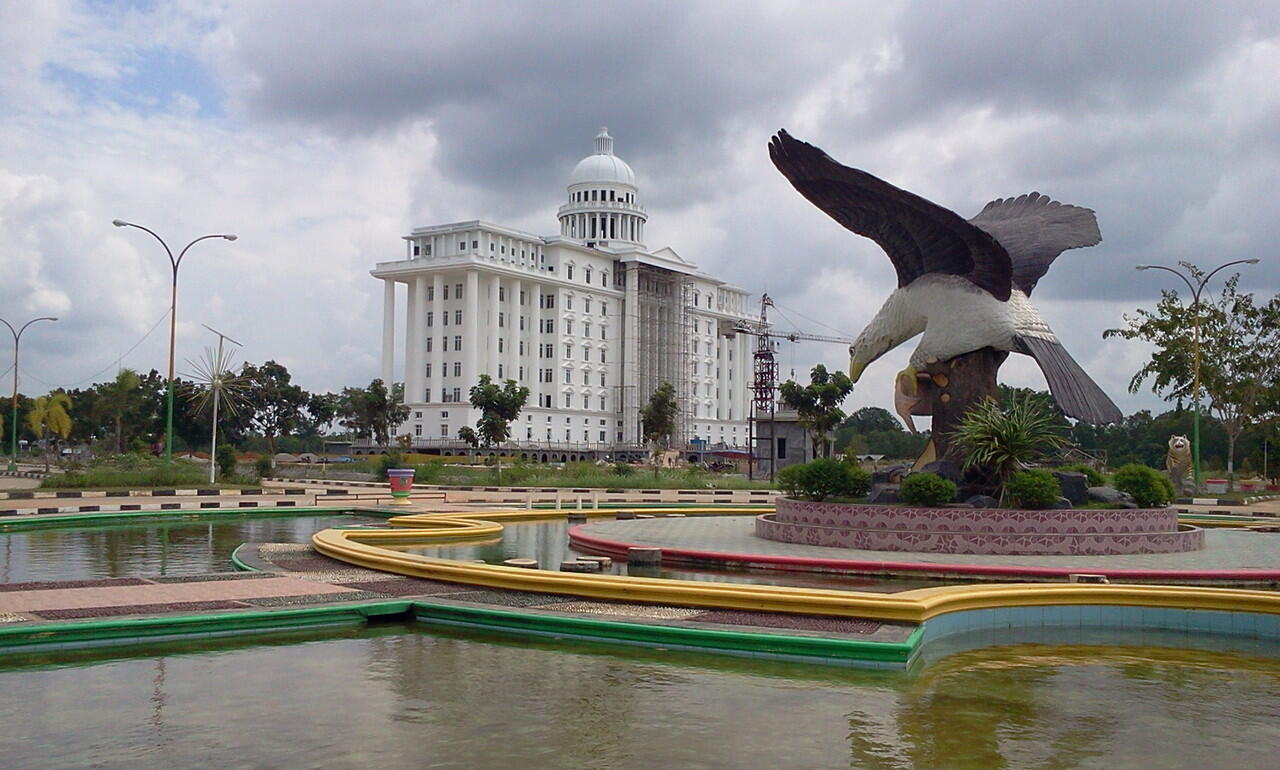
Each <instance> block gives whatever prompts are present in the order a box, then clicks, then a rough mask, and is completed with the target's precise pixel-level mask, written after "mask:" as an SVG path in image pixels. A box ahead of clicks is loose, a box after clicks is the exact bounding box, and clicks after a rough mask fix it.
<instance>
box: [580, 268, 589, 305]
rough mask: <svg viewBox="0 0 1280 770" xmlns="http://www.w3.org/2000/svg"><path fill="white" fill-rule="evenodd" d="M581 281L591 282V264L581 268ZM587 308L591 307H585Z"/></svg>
mask: <svg viewBox="0 0 1280 770" xmlns="http://www.w3.org/2000/svg"><path fill="white" fill-rule="evenodd" d="M582 282H583V283H591V266H590V265H587V266H586V267H584V268H582ZM587 309H588V310H590V309H591V308H587Z"/></svg>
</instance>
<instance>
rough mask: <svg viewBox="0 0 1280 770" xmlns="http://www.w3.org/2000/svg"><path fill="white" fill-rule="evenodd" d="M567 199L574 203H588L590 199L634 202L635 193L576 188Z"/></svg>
mask: <svg viewBox="0 0 1280 770" xmlns="http://www.w3.org/2000/svg"><path fill="white" fill-rule="evenodd" d="M606 196H607V197H606ZM569 199H570V200H572V201H573V202H574V203H588V202H590V201H612V202H621V203H635V202H636V194H635V193H629V192H625V193H619V192H617V191H616V190H578V191H577V192H575V193H573V194H572V195H570V196H569Z"/></svg>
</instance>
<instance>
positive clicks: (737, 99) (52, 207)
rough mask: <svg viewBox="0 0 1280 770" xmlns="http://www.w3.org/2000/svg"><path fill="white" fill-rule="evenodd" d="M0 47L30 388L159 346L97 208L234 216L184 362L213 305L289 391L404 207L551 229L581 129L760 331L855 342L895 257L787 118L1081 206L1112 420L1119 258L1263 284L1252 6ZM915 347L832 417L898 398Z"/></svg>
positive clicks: (958, 10)
mask: <svg viewBox="0 0 1280 770" xmlns="http://www.w3.org/2000/svg"><path fill="white" fill-rule="evenodd" d="M0 50H3V51H4V54H3V55H2V56H0V270H2V271H3V275H4V280H3V282H2V283H0V317H4V318H6V319H8V320H10V321H11V322H21V321H23V320H25V319H27V318H30V317H32V316H36V315H57V316H59V317H61V320H60V321H59V322H58V323H56V324H41V325H38V326H36V327H33V328H32V329H31V330H30V331H29V332H28V333H27V335H26V336H24V337H23V347H22V367H21V373H22V375H23V377H22V385H21V389H22V390H23V392H27V393H41V392H46V391H48V390H49V389H51V388H54V387H73V386H82V385H85V384H88V383H91V382H95V381H102V380H105V379H108V378H110V377H111V376H112V375H113V373H114V371H115V368H116V366H117V365H118V364H121V363H122V364H123V365H124V366H130V367H133V368H135V369H141V370H147V369H150V368H152V367H155V368H158V369H161V370H163V369H164V366H165V361H166V346H167V328H166V327H167V325H166V324H164V323H162V321H163V320H164V319H165V313H166V311H167V307H168V301H169V280H170V271H169V265H168V262H167V260H166V258H165V256H164V254H163V252H162V250H161V249H160V246H159V245H158V244H157V243H155V242H154V241H152V240H151V239H150V238H149V237H148V236H147V235H146V234H145V233H142V232H140V231H137V230H124V229H117V228H113V227H112V226H111V220H112V219H115V218H123V219H128V220H131V221H135V222H139V223H142V224H145V225H147V226H148V227H150V228H152V229H154V230H156V231H157V232H159V233H160V234H161V235H163V236H165V237H166V238H167V239H168V240H170V241H171V245H173V246H175V248H176V247H179V246H181V245H182V244H184V243H186V242H187V241H188V240H190V239H191V238H194V237H196V236H199V235H204V234H206V233H215V232H234V233H236V234H237V235H239V238H240V239H239V240H238V241H237V242H235V243H227V242H224V241H217V240H215V241H208V242H204V243H201V244H198V245H197V246H196V247H195V248H193V249H192V250H191V252H190V253H189V255H188V260H187V261H185V262H184V263H183V267H182V270H181V281H180V284H179V302H178V351H179V352H178V358H179V362H180V363H179V371H180V372H181V371H189V370H190V367H186V366H184V365H183V364H182V363H181V362H182V361H183V359H191V358H195V357H196V356H197V355H198V354H199V352H200V350H201V347H202V346H203V345H205V344H207V343H208V342H209V341H210V340H211V339H212V335H210V334H209V333H208V332H206V331H205V330H204V329H202V328H201V326H200V324H201V323H205V324H209V325H210V326H213V327H215V328H218V329H221V330H223V331H225V332H226V333H227V334H230V335H231V336H233V337H235V338H237V339H239V340H240V341H242V342H244V343H245V348H244V351H243V357H244V358H247V359H248V360H250V361H255V362H260V361H263V360H266V359H268V358H274V359H276V360H278V361H280V362H282V363H284V364H285V365H287V366H288V367H289V369H290V370H291V371H292V372H294V375H295V379H296V380H297V381H298V382H300V383H301V384H302V385H303V386H305V387H307V388H309V389H313V390H318V389H336V388H339V387H341V386H343V385H350V384H365V383H368V381H369V380H370V379H372V378H373V377H376V376H378V371H379V361H378V357H379V355H380V344H379V340H380V335H381V305H382V299H381V285H380V283H379V282H377V281H375V280H374V279H372V278H370V277H369V275H368V270H369V269H370V268H371V267H372V266H373V264H374V263H375V262H377V261H385V260H390V259H399V258H401V257H402V255H403V243H402V241H401V240H400V237H401V236H402V235H404V234H406V233H407V232H408V231H409V230H410V229H411V228H413V227H415V226H421V225H429V224H439V223H443V222H451V221H457V220H463V219H475V218H482V219H485V220H488V221H492V222H498V223H502V224H506V225H510V226H514V227H518V228H522V229H526V230H529V231H532V232H536V233H553V232H555V231H556V229H557V225H556V221H555V210H556V207H557V206H559V205H560V204H561V203H562V202H563V199H564V196H565V191H564V185H565V182H566V180H567V176H568V173H569V171H570V170H571V169H572V167H573V165H574V164H575V163H576V162H577V160H579V159H580V158H581V157H582V156H584V155H586V154H588V153H589V152H590V149H591V139H592V137H593V136H594V134H595V132H596V130H597V128H598V127H599V126H601V125H608V126H609V128H610V131H611V133H612V134H613V135H614V136H615V137H616V150H617V153H618V154H619V155H620V156H621V157H623V158H624V159H626V160H627V161H628V162H629V163H630V164H631V165H632V167H633V168H635V170H636V172H637V175H638V179H639V184H640V190H641V196H642V200H643V202H644V203H646V204H647V206H648V208H649V212H650V223H649V227H648V230H647V235H648V240H649V243H648V245H649V246H650V247H651V248H659V247H662V246H667V245H670V246H672V247H673V248H675V249H676V251H678V252H679V253H681V254H682V255H684V256H685V257H686V258H688V259H690V260H692V261H694V262H696V263H698V264H699V265H700V266H701V267H703V268H704V269H706V270H707V271H709V272H711V273H713V274H716V275H719V276H721V277H724V278H726V279H727V280H729V281H731V282H733V283H736V284H738V285H741V286H744V287H746V288H748V289H749V290H750V291H752V292H753V293H755V294H759V293H760V292H763V291H767V292H769V293H770V294H771V295H773V296H774V297H775V298H776V299H777V301H778V304H779V308H780V314H781V317H780V318H779V317H776V316H775V320H777V321H778V322H779V326H780V327H781V328H784V329H798V330H801V331H811V332H816V333H825V334H836V333H839V334H843V335H848V336H853V335H855V334H856V333H857V332H858V331H860V330H861V328H862V327H863V325H865V324H866V322H867V321H869V320H870V318H871V317H872V315H873V314H874V313H875V311H876V309H877V308H878V307H879V305H880V303H881V301H882V300H883V298H884V297H885V295H887V294H888V293H889V292H890V291H891V290H892V288H893V285H894V282H895V277H894V272H893V269H892V266H891V265H890V263H889V261H888V260H887V259H886V258H885V256H884V255H883V253H881V252H880V251H879V249H878V248H877V247H876V246H875V245H874V244H872V243H871V242H869V241H866V240H864V239H860V238H857V237H856V236H854V235H852V234H851V233H849V232H847V231H845V230H843V229H842V228H841V227H840V226H839V225H837V224H835V223H834V222H832V221H831V220H829V219H828V218H827V217H826V216H825V215H823V214H822V213H821V212H819V211H818V210H817V209H815V208H814V207H813V206H811V205H810V204H809V203H808V202H806V201H805V200H803V199H802V198H801V197H800V196H799V195H798V194H797V193H796V192H795V191H794V190H793V189H792V188H791V187H790V185H789V184H788V183H787V182H786V181H785V180H784V179H783V178H782V177H781V176H780V175H779V174H778V173H777V172H776V171H775V170H774V169H773V167H772V166H771V165H770V163H769V160H768V155H767V153H766V149H765V148H766V143H767V141H768V138H769V136H770V134H771V133H772V132H774V131H775V130H777V129H778V128H781V127H786V128H787V129H788V130H790V131H791V133H792V134H794V135H795V136H797V137H800V138H802V139H806V140H809V141H811V142H813V143H815V144H817V145H819V146H821V147H823V148H824V149H825V150H827V152H828V153H830V154H831V155H832V156H833V157H835V158H837V159H838V160H840V161H842V162H844V163H846V164H848V165H852V166H857V167H860V168H863V169H866V170H868V171H870V172H872V173H874V174H876V175H878V176H880V177H882V178H884V179H887V180H889V181H891V182H893V183H895V184H897V185H899V186H901V187H904V188H906V189H909V190H912V191H914V192H916V193H918V194H921V195H924V196H925V197H927V198H929V199H931V200H933V201H936V202H938V203H940V204H942V205H944V206H947V207H950V208H953V209H955V210H956V211H958V212H960V213H961V214H962V215H964V216H966V217H967V216H972V215H973V214H975V213H976V212H977V211H978V210H979V209H980V208H981V207H982V205H983V204H984V203H985V202H986V201H988V200H990V199H992V198H996V197H1006V196H1011V195H1018V194H1020V193H1024V192H1028V191H1031V190H1038V191H1040V192H1043V193H1045V194H1048V195H1051V196H1052V197H1054V198H1057V199H1059V200H1062V201H1064V202H1070V203H1076V204H1079V205H1084V206H1088V207H1090V208H1093V209H1095V210H1096V211H1097V212H1098V219H1099V222H1100V225H1101V229H1102V234H1103V243H1102V244H1101V245H1100V246H1098V247H1095V248H1092V249H1084V250H1077V251H1071V252H1067V253H1066V254H1065V255H1064V256H1063V257H1062V258H1061V259H1060V260H1059V261H1058V262H1057V263H1056V264H1055V266H1054V268H1053V269H1052V270H1051V271H1050V273H1049V275H1048V276H1047V277H1046V278H1045V279H1044V280H1043V281H1042V282H1041V283H1040V285H1039V287H1038V289H1037V299H1038V304H1039V305H1040V306H1041V309H1042V310H1043V312H1044V314H1045V316H1046V317H1047V319H1048V320H1049V322H1050V324H1051V325H1053V326H1054V327H1055V329H1056V330H1057V332H1058V334H1059V335H1060V336H1061V337H1063V339H1064V341H1065V343H1066V345H1067V347H1068V349H1070V350H1071V351H1073V352H1074V354H1075V355H1076V357H1077V358H1078V359H1079V360H1080V361H1081V363H1082V364H1083V365H1084V366H1085V368H1086V369H1087V370H1089V371H1090V372H1091V373H1092V374H1093V375H1094V376H1095V378H1096V379H1097V380H1098V381H1099V383H1100V384H1102V386H1103V387H1104V388H1105V389H1106V390H1108V391H1109V392H1110V393H1111V394H1112V395H1113V396H1114V397H1115V399H1116V401H1117V403H1119V404H1120V406H1121V408H1122V409H1124V410H1125V411H1126V412H1131V411H1133V410H1135V409H1139V408H1156V409H1159V408H1162V407H1161V405H1160V402H1159V401H1158V399H1156V398H1155V397H1154V396H1152V395H1151V394H1149V393H1142V394H1138V395H1133V396H1131V395H1129V394H1128V393H1127V392H1126V385H1127V382H1128V379H1129V377H1130V376H1131V374H1132V373H1133V371H1134V370H1136V369H1137V368H1138V367H1139V366H1140V365H1141V362H1142V361H1143V359H1144V358H1145V355H1146V351H1145V350H1144V349H1143V348H1142V346H1141V345H1139V344H1136V343H1127V342H1121V341H1107V342H1104V341H1103V340H1102V339H1101V332H1102V330H1103V329H1105V328H1107V327H1109V326H1115V325H1119V324H1120V323H1121V322H1122V318H1121V315H1122V313H1124V312H1125V311H1127V310H1130V311H1131V310H1132V309H1133V308H1135V307H1137V306H1140V305H1144V304H1145V305H1149V304H1151V303H1153V302H1154V300H1155V298H1156V296H1157V293H1158V290H1159V289H1160V288H1161V287H1163V286H1171V285H1172V284H1170V282H1169V280H1163V279H1162V278H1161V276H1160V275H1154V274H1152V273H1138V272H1136V271H1135V270H1134V269H1133V267H1134V265H1136V264H1140V263H1145V262H1158V263H1165V264H1173V263H1175V262H1177V261H1178V260H1184V259H1185V260H1192V261H1195V262H1198V263H1200V264H1202V265H1206V266H1210V265H1216V264H1218V263H1220V262H1223V261H1227V260H1231V259H1239V258H1245V257H1260V258H1262V260H1263V262H1262V264H1261V265H1258V266H1256V267H1246V268H1244V279H1243V281H1242V284H1243V286H1244V288H1245V289H1246V290H1250V291H1255V292H1258V293H1260V294H1266V295H1268V296H1270V295H1271V294H1274V293H1276V292H1277V291H1280V253H1277V251H1276V244H1277V243H1278V242H1280V238H1278V237H1277V236H1280V216H1277V213H1278V211H1277V208H1278V207H1277V203H1276V196H1275V188H1276V185H1277V183H1278V182H1280V87H1277V85H1276V73H1277V72H1280V5H1277V4H1274V3H1266V2H1260V3H1236V2H1217V3H1212V4H1210V3H1203V2H1158V3H1153V2H1150V1H1149V0H1146V1H1145V2H1071V3H1061V2H1055V3H1048V2H1045V3H1040V2H1005V3H999V2H963V3H961V2H918V3H912V2H903V3H883V2H867V3H834V4H827V3H822V2H810V3H804V4H797V3H759V4H752V3H743V2H735V3H708V2H687V1H682V2H669V3H668V2H657V3H646V4H640V3H600V2H569V3H553V2H537V3H535V2H525V3H517V2H500V3H486V2H455V3H390V2H387V3H350V2H344V1H340V0H333V1H330V2H318V1H312V2H306V3H303V2H270V1H268V0H254V1H253V2H244V3H239V2H208V1H207V0H191V2H178V3H166V4H151V3H124V2H120V3H106V2H102V3H72V2H42V1H40V0H35V1H34V2H30V3H4V4H0ZM1165 278H1168V279H1173V277H1172V276H1168V275H1167V274H1166V275H1165ZM1173 280H1176V279H1173ZM149 331H150V334H149V335H148V332H149ZM911 347H912V344H910V343H909V344H908V345H905V346H904V347H903V348H902V349H901V350H900V351H898V352H897V353H895V354H891V355H890V356H887V357H886V358H885V359H882V360H881V361H880V362H878V363H877V364H875V365H873V367H872V368H871V369H870V370H869V371H868V373H867V374H866V375H865V376H864V379H863V381H862V383H860V384H859V386H858V388H857V390H856V391H855V393H854V395H853V396H852V397H851V398H850V400H849V401H848V402H847V403H846V408H847V410H848V411H852V410H853V409H856V408H858V407H861V406H865V405H868V404H874V405H881V406H886V407H888V406H890V405H891V399H890V384H891V379H892V375H893V373H894V372H896V371H897V370H898V369H899V368H901V367H902V366H903V365H904V363H905V361H906V357H907V354H908V353H909V351H910V348H911ZM780 361H781V365H782V369H783V373H784V374H789V373H790V371H791V370H792V369H793V368H794V369H795V370H796V372H797V374H798V375H800V376H801V377H803V376H804V374H805V372H806V371H807V369H808V368H809V367H810V366H812V364H814V363H816V362H819V361H822V362H825V363H827V364H828V365H829V366H839V367H842V368H843V367H845V366H847V354H846V352H845V350H844V349H843V348H842V347H840V346H833V345H816V344H810V345H800V346H790V347H786V348H784V349H783V351H782V354H781V359H780ZM10 363H11V361H10V360H9V358H8V355H7V354H5V357H4V360H2V361H0V367H6V366H8V365H9V364H10ZM1003 374H1004V378H1005V380H1006V381H1008V382H1009V383H1010V384H1015V385H1026V386H1031V387H1043V386H1044V385H1043V382H1044V381H1043V379H1042V378H1041V377H1040V375H1039V373H1038V372H1037V371H1036V369H1035V367H1034V364H1033V363H1031V362H1030V360H1029V359H1024V358H1023V357H1020V356H1014V357H1013V359H1011V360H1010V362H1009V363H1008V364H1006V365H1005V367H1004V369H1003ZM6 376H7V375H6ZM4 381H6V382H7V380H4Z"/></svg>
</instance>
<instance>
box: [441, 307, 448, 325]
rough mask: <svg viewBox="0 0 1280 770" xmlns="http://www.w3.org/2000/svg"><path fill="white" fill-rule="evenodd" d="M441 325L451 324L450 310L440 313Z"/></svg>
mask: <svg viewBox="0 0 1280 770" xmlns="http://www.w3.org/2000/svg"><path fill="white" fill-rule="evenodd" d="M440 325H441V326H448V325H449V311H448V310H445V311H444V312H442V313H441V314H440Z"/></svg>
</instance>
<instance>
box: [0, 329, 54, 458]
mask: <svg viewBox="0 0 1280 770" xmlns="http://www.w3.org/2000/svg"><path fill="white" fill-rule="evenodd" d="M56 320H58V319H57V318H56V317H55V316H51V315H45V316H40V317H39V318H32V319H31V320H30V321H27V322H26V323H24V324H23V325H22V328H21V329H17V330H16V331H15V330H14V328H13V324H11V323H9V322H8V321H6V320H4V319H3V318H0V323H3V324H4V325H5V326H8V327H9V332H10V333H11V334H12V335H13V419H12V422H13V443H12V444H10V445H9V470H11V471H16V470H18V340H20V339H22V333H23V332H25V331H26V330H27V327H28V326H30V325H31V324H33V323H35V322H36V321H56Z"/></svg>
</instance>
